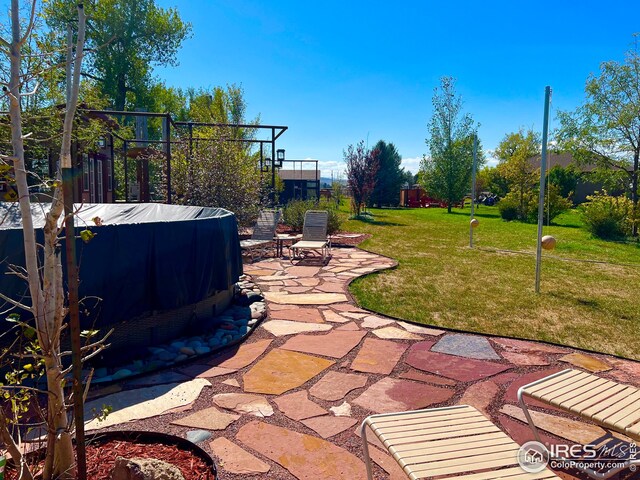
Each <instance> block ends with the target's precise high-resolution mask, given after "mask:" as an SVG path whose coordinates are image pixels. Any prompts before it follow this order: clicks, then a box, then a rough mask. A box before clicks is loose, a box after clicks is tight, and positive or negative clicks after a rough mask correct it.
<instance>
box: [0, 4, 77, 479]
mask: <svg viewBox="0 0 640 480" xmlns="http://www.w3.org/2000/svg"><path fill="white" fill-rule="evenodd" d="M30 7H31V8H30V17H29V20H28V21H27V25H26V27H25V28H24V29H22V26H21V21H20V8H19V4H18V0H12V1H11V40H5V39H2V40H1V41H0V44H1V46H2V50H3V51H4V53H6V54H7V56H8V57H9V60H10V76H9V79H8V82H6V84H7V85H8V88H5V94H6V95H7V97H8V100H9V116H10V120H11V143H12V155H11V156H7V157H4V158H3V160H5V161H8V162H10V163H11V164H12V167H13V170H14V174H15V183H16V187H17V190H18V201H19V209H20V213H21V219H22V224H23V233H24V235H23V237H24V251H25V267H23V269H19V270H16V273H17V274H19V275H20V276H21V277H22V278H24V279H25V280H26V281H27V283H28V287H29V293H30V299H29V300H26V301H25V300H24V299H23V300H22V301H20V302H19V301H15V300H14V299H10V298H8V297H6V296H4V295H3V296H2V298H3V299H4V300H5V301H7V302H9V303H11V304H13V305H14V306H15V307H18V308H21V309H24V310H26V311H28V312H30V313H31V314H32V315H33V317H34V321H35V332H36V335H37V339H38V346H39V349H40V352H39V353H37V354H36V353H34V352H32V354H33V355H35V358H34V360H37V361H42V363H43V364H44V368H45V372H46V379H47V392H46V397H47V420H46V423H47V454H46V459H45V465H44V470H43V473H42V476H43V478H44V479H45V480H49V479H51V478H61V479H73V478H75V461H74V454H73V447H72V443H71V434H72V432H71V428H72V425H71V424H70V422H69V420H68V413H67V408H68V406H67V404H66V400H65V391H64V377H65V375H66V374H67V373H68V372H69V370H68V369H66V368H65V367H64V366H63V364H62V352H61V349H60V335H61V332H62V330H63V326H64V320H65V317H66V315H67V311H68V306H67V305H66V304H65V292H64V284H63V280H62V265H61V259H60V248H59V242H58V235H59V232H60V227H59V223H58V221H59V219H60V217H61V215H62V212H63V194H62V181H61V179H60V176H59V174H58V178H57V180H56V182H55V187H54V193H53V197H52V202H51V207H50V209H49V210H48V211H47V213H46V216H45V226H44V245H43V252H44V253H43V255H42V258H43V261H42V263H41V264H40V262H39V258H40V256H39V255H38V246H37V244H36V236H35V228H34V223H33V218H32V213H31V208H32V205H31V201H30V196H29V184H28V181H27V170H26V166H25V154H24V153H25V147H24V140H25V138H28V136H29V135H28V134H26V135H25V134H23V127H22V100H23V99H24V98H26V97H27V96H29V95H30V94H29V93H26V92H23V90H22V89H23V88H24V82H23V80H24V75H23V73H22V70H21V67H22V66H23V57H22V55H23V53H22V47H23V46H24V45H25V44H26V43H27V41H28V39H29V36H30V35H31V33H32V31H33V27H34V22H35V17H36V15H35V12H36V2H35V1H33V2H31V5H30ZM77 11H78V17H79V21H78V34H77V41H76V56H75V58H73V56H72V53H71V51H70V53H69V56H68V58H69V60H70V61H73V62H74V67H73V69H71V68H70V69H69V71H73V73H72V77H71V78H69V77H67V82H70V89H69V95H68V97H67V102H66V105H65V107H66V111H65V115H64V126H63V130H62V147H61V150H60V166H61V167H62V168H70V167H71V131H72V128H73V120H74V117H75V113H76V105H77V101H78V91H79V88H80V69H81V65H82V56H83V48H84V37H85V18H86V17H85V14H84V10H83V8H82V5H78V8H77ZM70 50H71V49H70ZM76 401H81V400H80V399H74V402H76ZM0 436H1V437H2V440H3V442H4V443H5V447H6V448H7V450H8V451H9V452H10V453H11V455H12V457H13V458H14V460H15V461H17V462H19V463H20V464H21V467H25V466H24V465H22V456H21V454H20V451H19V448H18V446H17V443H16V442H15V441H14V440H13V438H12V436H11V434H10V432H9V427H8V419H7V417H6V412H5V411H4V410H3V409H0ZM32 478H33V476H32V474H31V472H30V471H29V469H28V468H22V469H21V473H20V480H28V479H29V480H30V479H32Z"/></svg>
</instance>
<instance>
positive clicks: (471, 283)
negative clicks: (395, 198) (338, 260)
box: [342, 206, 640, 360]
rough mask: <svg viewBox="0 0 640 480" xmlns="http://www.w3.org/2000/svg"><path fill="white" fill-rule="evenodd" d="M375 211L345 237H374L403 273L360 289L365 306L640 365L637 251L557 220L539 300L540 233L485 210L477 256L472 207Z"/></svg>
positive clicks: (568, 218) (356, 291) (377, 277)
mask: <svg viewBox="0 0 640 480" xmlns="http://www.w3.org/2000/svg"><path fill="white" fill-rule="evenodd" d="M370 212H371V213H372V214H373V218H372V220H371V221H361V220H348V221H345V222H344V224H343V226H342V228H343V229H344V230H347V231H352V232H364V233H370V234H372V235H373V236H372V238H371V239H369V240H367V241H366V242H364V243H362V244H361V245H360V246H361V247H362V248H364V249H366V250H370V251H373V252H376V253H380V254H382V255H386V256H389V257H392V258H394V259H396V260H398V262H399V266H398V268H397V269H394V270H390V271H385V272H381V273H378V274H373V275H369V276H366V277H364V278H360V279H357V280H356V281H354V282H353V283H352V284H351V292H352V293H353V295H354V296H355V297H356V299H357V300H358V302H359V303H360V305H362V306H364V307H366V308H368V309H371V310H375V311H377V312H380V313H383V314H387V315H391V316H394V317H399V318H403V319H408V320H412V321H415V322H420V323H424V324H428V325H438V326H443V327H449V328H454V329H461V330H465V331H471V332H482V333H491V334H497V335H506V336H513V337H519V338H530V339H537V340H544V341H548V342H553V343H559V344H564V345H571V346H575V347H579V348H585V349H589V350H594V351H598V352H603V353H610V354H615V355H620V356H624V357H628V358H633V359H636V360H638V359H640V244H639V243H637V242H631V243H619V242H605V241H601V240H597V239H594V238H592V237H591V236H590V234H589V233H587V231H586V230H585V229H583V228H581V221H580V216H579V214H578V212H576V211H571V212H569V213H566V214H564V215H562V216H561V217H558V218H557V219H556V222H555V223H556V225H552V226H550V227H545V229H544V234H545V235H546V234H550V235H553V236H555V237H556V239H557V241H558V245H557V248H556V249H555V250H554V251H552V252H544V254H543V267H542V283H541V294H540V295H536V294H535V292H534V282H535V244H536V243H535V240H536V232H537V226H536V225H528V224H522V223H517V222H504V221H502V220H501V219H500V217H499V214H498V211H497V209H496V208H495V207H486V206H481V207H480V209H479V210H478V211H477V215H476V218H478V219H479V221H480V226H479V227H478V228H477V229H476V230H475V247H476V248H473V249H471V248H469V208H468V207H467V208H466V209H464V210H460V209H455V210H454V212H453V213H452V214H447V211H446V209H437V208H436V209H411V210H409V209H383V210H377V209H372V210H370ZM509 251H514V252H519V253H512V252H509ZM598 262H600V263H598Z"/></svg>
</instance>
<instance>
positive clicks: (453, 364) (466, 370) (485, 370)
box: [406, 341, 511, 382]
mask: <svg viewBox="0 0 640 480" xmlns="http://www.w3.org/2000/svg"><path fill="white" fill-rule="evenodd" d="M432 345H433V342H431V341H424V342H419V343H416V344H414V345H412V346H411V348H410V350H409V353H408V354H407V358H406V362H407V364H409V365H411V366H412V367H414V368H417V369H419V370H424V371H425V372H431V373H435V374H436V375H442V376H445V377H448V378H452V379H454V380H459V381H461V382H470V381H472V380H480V379H481V378H486V377H490V376H492V375H495V374H497V373H500V372H504V371H505V370H508V369H509V368H511V367H510V366H509V365H502V364H500V363H495V362H487V361H484V360H474V359H471V358H463V357H457V356H454V355H447V354H444V353H436V352H430V351H429V349H430V348H431V346H432Z"/></svg>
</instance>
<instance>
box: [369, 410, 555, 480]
mask: <svg viewBox="0 0 640 480" xmlns="http://www.w3.org/2000/svg"><path fill="white" fill-rule="evenodd" d="M367 427H369V428H371V431H372V432H373V433H374V434H375V435H376V437H377V438H378V440H380V442H381V443H382V445H384V447H385V448H386V449H387V451H388V452H389V453H390V454H391V456H392V457H393V458H394V459H395V461H396V462H398V465H400V467H401V468H402V469H403V470H404V472H405V473H406V474H407V477H408V478H409V479H410V480H416V479H418V478H430V479H435V478H441V477H442V478H443V480H493V479H496V480H547V479H559V477H558V476H556V475H555V474H554V473H553V472H552V471H551V470H549V469H545V470H543V471H542V472H539V473H527V472H525V471H524V470H523V469H522V468H520V466H519V464H518V451H519V450H520V445H518V444H517V443H516V442H514V441H513V440H511V439H510V438H509V437H508V436H507V435H506V434H505V433H503V432H502V430H500V429H499V428H498V427H496V426H495V425H494V424H493V423H491V422H490V421H489V420H488V419H487V418H486V417H485V416H484V415H482V413H480V412H479V411H478V410H476V409H475V408H473V407H470V406H468V405H458V406H455V407H445V408H433V409H427V410H414V411H408V412H397V413H388V414H380V415H371V416H370V417H367V418H366V419H365V420H364V422H362V427H361V435H362V441H363V444H364V457H365V464H366V467H367V476H368V478H369V480H373V476H372V471H371V459H370V457H369V447H368V444H367V436H366V429H367Z"/></svg>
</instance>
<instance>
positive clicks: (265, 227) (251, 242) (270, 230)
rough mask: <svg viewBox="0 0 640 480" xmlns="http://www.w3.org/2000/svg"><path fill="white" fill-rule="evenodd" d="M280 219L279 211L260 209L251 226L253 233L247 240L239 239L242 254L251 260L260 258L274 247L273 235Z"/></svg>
mask: <svg viewBox="0 0 640 480" xmlns="http://www.w3.org/2000/svg"><path fill="white" fill-rule="evenodd" d="M279 221H280V212H279V211H274V210H261V211H260V214H259V215H258V219H257V220H256V223H255V225H254V227H253V233H252V234H251V238H250V239H248V240H241V241H240V248H241V249H242V251H243V254H248V255H250V256H251V261H253V260H254V259H255V258H256V257H258V258H260V257H263V256H265V255H266V254H267V252H268V251H269V250H273V249H274V236H275V234H276V228H277V226H278V222H279Z"/></svg>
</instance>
